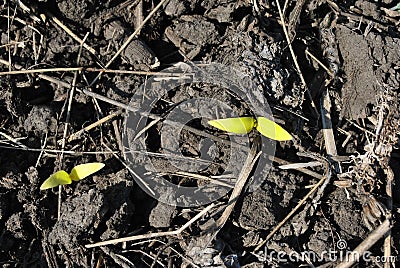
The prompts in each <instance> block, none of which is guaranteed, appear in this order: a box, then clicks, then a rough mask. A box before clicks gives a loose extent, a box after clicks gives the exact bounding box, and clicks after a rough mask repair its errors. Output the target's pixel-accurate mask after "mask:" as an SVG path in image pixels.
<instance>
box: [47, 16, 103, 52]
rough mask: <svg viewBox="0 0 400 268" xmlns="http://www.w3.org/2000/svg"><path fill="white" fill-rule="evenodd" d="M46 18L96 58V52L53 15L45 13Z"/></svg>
mask: <svg viewBox="0 0 400 268" xmlns="http://www.w3.org/2000/svg"><path fill="white" fill-rule="evenodd" d="M46 15H47V16H48V17H50V18H51V20H52V21H54V23H55V24H57V25H58V26H59V27H61V28H62V29H63V30H64V31H65V32H66V33H67V34H68V35H69V36H71V37H72V38H73V39H74V40H75V41H77V42H78V43H79V44H80V45H83V47H84V48H86V49H87V50H88V51H89V52H90V53H92V54H93V55H95V56H96V50H94V48H92V47H91V46H89V45H88V44H86V43H85V42H84V41H83V40H82V39H80V38H79V37H78V36H77V35H76V34H75V33H74V32H72V31H71V30H70V29H69V28H68V27H67V26H65V25H64V24H63V23H62V22H61V21H60V20H59V19H58V18H57V17H55V16H54V15H52V14H50V13H47V14H46Z"/></svg>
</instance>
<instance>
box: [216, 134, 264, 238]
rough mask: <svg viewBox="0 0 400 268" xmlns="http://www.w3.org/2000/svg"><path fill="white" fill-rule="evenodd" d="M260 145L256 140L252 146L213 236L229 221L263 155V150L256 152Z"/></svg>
mask: <svg viewBox="0 0 400 268" xmlns="http://www.w3.org/2000/svg"><path fill="white" fill-rule="evenodd" d="M258 145H259V144H258V143H257V142H256V143H254V144H253V146H252V147H251V150H250V153H249V155H248V156H247V158H246V161H245V162H244V164H243V169H242V170H241V171H240V174H239V177H238V179H237V181H236V184H235V187H234V188H233V190H232V193H231V196H230V197H229V201H228V205H227V206H226V208H225V210H224V212H223V213H222V215H221V217H220V218H219V219H218V220H217V221H216V229H215V233H214V235H213V237H215V236H216V235H217V234H218V232H219V231H220V230H221V228H222V227H223V226H224V225H225V223H226V222H227V220H228V218H229V216H230V215H231V213H232V211H233V209H234V207H235V205H236V201H237V200H238V198H239V196H240V194H241V193H242V191H243V188H244V186H245V184H246V182H247V179H248V178H249V176H250V173H251V171H252V170H253V167H254V165H255V163H256V162H257V159H258V158H259V157H260V155H261V152H259V153H258V154H256V151H257V147H258Z"/></svg>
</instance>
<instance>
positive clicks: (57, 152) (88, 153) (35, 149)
mask: <svg viewBox="0 0 400 268" xmlns="http://www.w3.org/2000/svg"><path fill="white" fill-rule="evenodd" d="M0 148H4V149H12V150H19V151H28V152H44V153H55V154H59V153H61V152H63V153H64V154H70V155H74V156H80V155H85V154H87V155H97V154H112V153H118V152H117V151H112V152H108V151H107V152H105V151H96V152H88V151H83V152H78V151H61V150H55V149H39V148H29V147H26V148H20V147H9V146H2V145H0Z"/></svg>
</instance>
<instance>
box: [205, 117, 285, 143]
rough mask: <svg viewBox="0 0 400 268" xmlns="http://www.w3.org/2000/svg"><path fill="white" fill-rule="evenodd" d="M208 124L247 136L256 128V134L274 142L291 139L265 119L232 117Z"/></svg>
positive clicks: (273, 123)
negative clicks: (258, 133)
mask: <svg viewBox="0 0 400 268" xmlns="http://www.w3.org/2000/svg"><path fill="white" fill-rule="evenodd" d="M208 123H209V124H210V125H211V126H213V127H216V128H218V129H220V130H223V131H227V132H231V133H235V134H247V133H249V132H250V131H251V130H252V129H253V128H256V129H257V130H258V132H260V133H261V134H262V135H264V136H265V137H267V138H270V139H273V140H276V141H288V140H291V139H292V135H290V134H289V133H288V132H287V131H286V130H285V129H284V128H282V127H281V126H280V125H278V124H277V123H275V122H274V121H272V120H269V119H268V118H265V117H262V116H260V117H257V119H255V118H254V117H234V118H224V119H217V120H210V121H208Z"/></svg>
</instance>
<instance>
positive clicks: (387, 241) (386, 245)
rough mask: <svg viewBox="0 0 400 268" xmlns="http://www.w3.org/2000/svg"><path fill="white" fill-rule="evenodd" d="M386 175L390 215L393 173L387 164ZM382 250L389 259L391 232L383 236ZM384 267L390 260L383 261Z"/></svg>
mask: <svg viewBox="0 0 400 268" xmlns="http://www.w3.org/2000/svg"><path fill="white" fill-rule="evenodd" d="M385 173H386V176H387V180H386V194H387V196H388V201H387V205H388V210H389V213H390V214H389V215H390V217H391V216H392V210H393V191H392V187H393V181H394V173H393V170H392V169H391V167H389V166H387V167H386V171H385ZM383 252H384V256H385V258H386V259H387V260H390V257H391V256H392V232H391V231H388V234H387V236H386V237H385V241H384V243H383ZM384 267H385V268H390V267H391V262H390V261H387V262H385V265H384Z"/></svg>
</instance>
